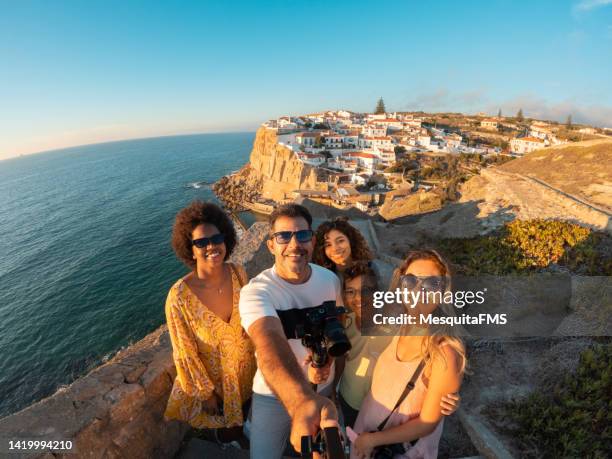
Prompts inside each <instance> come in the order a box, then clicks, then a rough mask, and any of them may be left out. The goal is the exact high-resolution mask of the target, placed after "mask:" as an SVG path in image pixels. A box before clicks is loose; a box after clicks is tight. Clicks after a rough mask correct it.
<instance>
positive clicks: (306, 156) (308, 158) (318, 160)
mask: <svg viewBox="0 0 612 459" xmlns="http://www.w3.org/2000/svg"><path fill="white" fill-rule="evenodd" d="M297 157H298V159H299V160H300V161H302V162H303V163H306V164H309V165H311V166H315V167H316V166H320V165H321V164H323V163H325V156H323V155H319V154H316V153H298V154H297Z"/></svg>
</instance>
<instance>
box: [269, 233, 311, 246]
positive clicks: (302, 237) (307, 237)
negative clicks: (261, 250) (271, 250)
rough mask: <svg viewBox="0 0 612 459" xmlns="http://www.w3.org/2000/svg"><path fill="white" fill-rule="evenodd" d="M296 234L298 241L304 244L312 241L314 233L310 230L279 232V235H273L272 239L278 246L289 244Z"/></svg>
mask: <svg viewBox="0 0 612 459" xmlns="http://www.w3.org/2000/svg"><path fill="white" fill-rule="evenodd" d="M294 234H295V238H296V239H297V241H298V242H301V243H302V244H304V243H306V242H310V241H311V240H312V235H313V234H314V233H313V232H312V230H309V229H307V230H299V231H278V232H277V233H273V234H272V237H273V238H274V240H275V241H276V243H277V244H289V242H291V239H292V238H293V235H294Z"/></svg>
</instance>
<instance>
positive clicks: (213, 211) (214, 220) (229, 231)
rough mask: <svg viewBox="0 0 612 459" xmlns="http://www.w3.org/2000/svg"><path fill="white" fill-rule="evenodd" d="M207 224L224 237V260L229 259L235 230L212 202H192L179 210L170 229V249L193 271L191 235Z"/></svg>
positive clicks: (235, 239)
mask: <svg viewBox="0 0 612 459" xmlns="http://www.w3.org/2000/svg"><path fill="white" fill-rule="evenodd" d="M205 223H208V224H209V225H215V226H216V227H217V229H218V230H219V232H220V233H221V234H223V236H225V241H224V244H225V260H227V259H228V258H229V256H230V255H231V253H232V251H233V250H234V247H235V246H236V242H237V239H238V238H237V237H236V230H235V229H234V224H233V223H232V219H231V218H230V217H229V216H228V215H227V213H225V212H224V211H223V210H222V209H221V208H220V207H219V206H217V205H216V204H213V203H212V202H204V201H193V202H192V203H191V204H189V205H188V206H187V207H185V208H184V209H181V211H179V213H178V214H176V218H175V219H174V226H173V227H172V248H173V249H174V253H176V256H177V258H178V259H179V260H181V261H182V262H183V263H185V264H186V265H187V266H188V267H189V268H190V269H195V267H196V263H195V260H194V259H193V244H192V240H193V239H192V233H193V230H194V229H195V228H196V227H197V226H198V225H202V224H205Z"/></svg>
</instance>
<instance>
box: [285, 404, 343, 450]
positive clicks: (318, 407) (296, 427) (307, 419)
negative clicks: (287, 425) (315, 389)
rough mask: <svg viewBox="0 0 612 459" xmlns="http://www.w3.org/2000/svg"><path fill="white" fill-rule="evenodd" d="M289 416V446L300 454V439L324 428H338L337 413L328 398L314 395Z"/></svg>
mask: <svg viewBox="0 0 612 459" xmlns="http://www.w3.org/2000/svg"><path fill="white" fill-rule="evenodd" d="M290 415H291V444H292V445H293V448H294V449H295V450H296V451H297V452H298V453H301V451H302V437H303V436H313V435H315V434H316V433H317V432H318V431H319V430H320V429H323V428H325V427H338V412H337V411H336V407H335V406H334V404H333V403H332V402H331V400H329V399H328V398H325V397H323V396H321V395H315V396H314V397H312V398H309V399H308V400H307V401H305V402H304V403H301V404H300V405H299V406H298V407H297V408H296V409H295V411H293V413H290Z"/></svg>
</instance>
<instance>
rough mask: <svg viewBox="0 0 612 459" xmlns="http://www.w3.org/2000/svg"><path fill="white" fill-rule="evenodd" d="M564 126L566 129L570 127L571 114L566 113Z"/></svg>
mask: <svg viewBox="0 0 612 459" xmlns="http://www.w3.org/2000/svg"><path fill="white" fill-rule="evenodd" d="M565 127H566V128H568V129H571V128H572V115H571V114H570V115H567V121H566V122H565Z"/></svg>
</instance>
